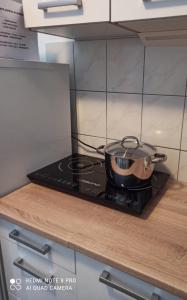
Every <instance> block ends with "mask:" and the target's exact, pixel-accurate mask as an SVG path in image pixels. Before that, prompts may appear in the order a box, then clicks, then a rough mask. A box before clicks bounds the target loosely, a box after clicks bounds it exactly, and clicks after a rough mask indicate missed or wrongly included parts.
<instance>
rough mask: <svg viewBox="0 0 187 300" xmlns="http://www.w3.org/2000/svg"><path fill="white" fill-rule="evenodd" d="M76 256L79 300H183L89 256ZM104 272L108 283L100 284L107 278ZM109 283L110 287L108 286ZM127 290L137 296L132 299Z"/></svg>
mask: <svg viewBox="0 0 187 300" xmlns="http://www.w3.org/2000/svg"><path fill="white" fill-rule="evenodd" d="M76 256H77V257H76V261H77V278H78V280H77V293H78V300H88V299H89V300H96V299H102V300H114V299H115V300H134V299H138V298H137V296H141V297H142V299H144V298H145V299H150V300H152V299H155V300H182V299H180V298H178V297H175V296H173V295H171V294H169V293H167V292H165V291H163V290H160V289H158V288H155V287H154V286H152V285H151V284H148V283H146V282H144V281H142V280H139V279H137V278H134V277H132V276H130V275H128V274H127V273H122V272H120V271H118V270H116V269H114V268H111V267H109V266H107V265H104V264H102V263H99V262H98V261H95V260H93V259H91V258H88V257H87V256H84V255H81V254H77V255H76ZM103 271H107V272H108V274H110V276H109V277H108V280H107V281H108V282H107V283H105V282H100V280H102V278H101V277H105V276H104V275H105V274H106V273H105V274H104V273H103ZM99 279H100V280H99ZM102 281H103V280H102ZM108 283H109V285H110V286H108V285H107V284H108ZM119 285H120V286H121V287H122V291H118V287H119ZM111 286H113V287H111ZM127 289H128V290H129V291H130V292H131V293H134V294H136V297H135V296H134V297H130V296H129V295H128V292H127ZM125 290H126V291H125ZM153 296H155V298H154V297H153Z"/></svg>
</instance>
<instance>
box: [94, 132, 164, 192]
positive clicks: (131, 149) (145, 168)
mask: <svg viewBox="0 0 187 300" xmlns="http://www.w3.org/2000/svg"><path fill="white" fill-rule="evenodd" d="M97 152H98V153H100V154H102V155H104V156H105V168H106V173H107V176H108V179H109V181H110V182H111V183H112V184H113V185H114V186H116V187H118V188H138V187H142V186H145V185H146V184H147V183H148V182H150V179H151V176H152V174H153V171H154V165H155V164H158V163H162V162H164V161H166V160H167V156H166V155H165V154H162V153H158V152H157V149H156V148H155V147H154V146H152V145H150V144H147V143H143V142H140V141H139V139H138V138H137V137H134V136H127V137H125V138H123V139H122V140H121V141H117V142H114V143H111V144H108V145H106V146H100V147H98V148H97Z"/></svg>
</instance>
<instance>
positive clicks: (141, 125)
mask: <svg viewBox="0 0 187 300" xmlns="http://www.w3.org/2000/svg"><path fill="white" fill-rule="evenodd" d="M145 56H146V47H144V57H143V80H142V107H141V124H140V140H142V129H143V106H144V94H143V92H144V80H145Z"/></svg>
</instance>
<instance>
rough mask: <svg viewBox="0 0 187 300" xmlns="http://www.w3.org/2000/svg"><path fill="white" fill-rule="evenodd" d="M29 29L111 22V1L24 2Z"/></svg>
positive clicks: (38, 0)
mask: <svg viewBox="0 0 187 300" xmlns="http://www.w3.org/2000/svg"><path fill="white" fill-rule="evenodd" d="M23 6H24V14H25V24H26V26H27V27H41V26H59V25H60V26H61V25H72V24H84V23H96V22H106V21H109V0H102V1H101V0H94V1H93V0H51V1H49V0H45V1H44V0H29V1H28V0H23Z"/></svg>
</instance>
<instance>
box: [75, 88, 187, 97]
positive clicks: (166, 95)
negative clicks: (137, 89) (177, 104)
mask: <svg viewBox="0 0 187 300" xmlns="http://www.w3.org/2000/svg"><path fill="white" fill-rule="evenodd" d="M71 90H72V91H73V89H71ZM76 91H77V92H91V93H105V92H106V90H103V91H98V90H86V89H85V90H79V89H77V90H76ZM107 93H108V94H123V95H142V96H161V97H180V98H184V97H185V94H184V95H169V94H156V93H155V94H147V93H142V92H141V93H129V92H111V91H107Z"/></svg>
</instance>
